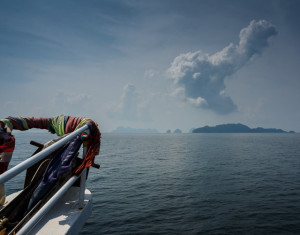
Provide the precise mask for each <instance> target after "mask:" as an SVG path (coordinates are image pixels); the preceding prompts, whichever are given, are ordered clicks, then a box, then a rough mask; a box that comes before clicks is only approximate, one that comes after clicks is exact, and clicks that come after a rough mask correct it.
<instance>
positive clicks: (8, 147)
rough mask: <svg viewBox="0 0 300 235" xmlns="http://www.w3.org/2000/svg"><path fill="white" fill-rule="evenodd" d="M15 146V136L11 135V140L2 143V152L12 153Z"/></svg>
mask: <svg viewBox="0 0 300 235" xmlns="http://www.w3.org/2000/svg"><path fill="white" fill-rule="evenodd" d="M14 148H15V137H14V136H13V135H10V140H9V141H7V142H5V143H3V144H1V145H0V153H3V152H8V153H12V152H13V151H14Z"/></svg>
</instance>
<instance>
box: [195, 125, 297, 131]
mask: <svg viewBox="0 0 300 235" xmlns="http://www.w3.org/2000/svg"><path fill="white" fill-rule="evenodd" d="M193 133H294V131H290V132H286V131H284V130H281V129H275V128H267V129H266V128H262V127H257V128H250V127H248V126H246V125H243V124H222V125H217V126H214V127H210V126H204V127H200V128H196V129H194V130H193Z"/></svg>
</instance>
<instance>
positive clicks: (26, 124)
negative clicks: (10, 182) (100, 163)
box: [0, 114, 101, 175]
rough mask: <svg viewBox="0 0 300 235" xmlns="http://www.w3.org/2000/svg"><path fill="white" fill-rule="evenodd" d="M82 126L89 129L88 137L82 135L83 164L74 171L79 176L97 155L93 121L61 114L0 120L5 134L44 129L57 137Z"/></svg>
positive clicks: (95, 130) (97, 129)
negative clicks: (48, 116) (84, 149)
mask: <svg viewBox="0 0 300 235" xmlns="http://www.w3.org/2000/svg"><path fill="white" fill-rule="evenodd" d="M84 124H87V125H88V126H89V129H90V135H89V136H86V135H83V137H84V139H83V140H84V146H87V148H88V150H87V154H86V157H85V158H84V160H83V163H82V164H81V165H80V166H79V167H78V169H77V170H76V171H75V174H76V175H78V174H80V172H81V171H82V170H83V169H84V168H85V167H90V166H92V165H93V164H94V159H95V156H96V155H98V154H99V151H100V138H101V133H100V131H99V128H98V125H97V124H96V123H95V122H94V121H93V120H91V119H89V118H84V117H72V116H66V115H63V114H61V115H58V116H55V117H51V118H44V117H21V116H19V117H8V118H5V119H0V126H2V128H3V129H5V130H6V132H7V133H11V132H12V130H13V129H15V130H20V131H26V130H28V129H31V128H39V129H46V130H48V131H49V132H51V133H53V134H54V133H56V134H57V135H58V136H63V135H65V134H68V133H71V132H73V131H74V130H76V129H78V128H80V127H82V126H83V125H84ZM12 137H13V136H12ZM0 144H1V143H0ZM13 144H14V138H13ZM12 151H13V150H12ZM11 153H12V152H11ZM10 156H11V155H10ZM6 169H7V168H6Z"/></svg>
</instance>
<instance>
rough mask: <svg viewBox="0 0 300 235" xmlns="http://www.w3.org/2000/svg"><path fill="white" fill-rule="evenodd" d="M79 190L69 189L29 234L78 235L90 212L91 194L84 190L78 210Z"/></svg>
mask: <svg viewBox="0 0 300 235" xmlns="http://www.w3.org/2000/svg"><path fill="white" fill-rule="evenodd" d="M79 190H80V188H79V187H71V188H70V189H69V190H68V191H67V192H66V193H65V194H64V195H63V197H62V198H61V199H60V200H59V201H57V202H56V204H55V205H54V206H53V207H52V208H51V210H50V211H49V212H48V213H47V214H46V215H45V216H44V217H43V218H42V219H41V220H40V221H39V222H38V223H37V224H36V226H35V227H34V228H33V229H32V230H31V231H30V233H29V234H40V235H42V234H45V235H46V234H47V235H50V234H53V235H60V234H70V235H71V234H72V235H73V234H78V233H79V231H80V229H81V228H82V226H83V225H84V223H85V221H86V220H87V219H88V217H89V216H90V214H91V212H92V194H91V192H90V191H89V190H88V189H85V193H84V204H83V207H82V208H80V206H79V204H78V198H79ZM17 234H18V233H17Z"/></svg>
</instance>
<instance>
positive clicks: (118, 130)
mask: <svg viewBox="0 0 300 235" xmlns="http://www.w3.org/2000/svg"><path fill="white" fill-rule="evenodd" d="M112 133H158V131H157V130H156V129H136V128H132V127H123V126H119V127H117V128H116V129H115V130H113V131H112Z"/></svg>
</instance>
